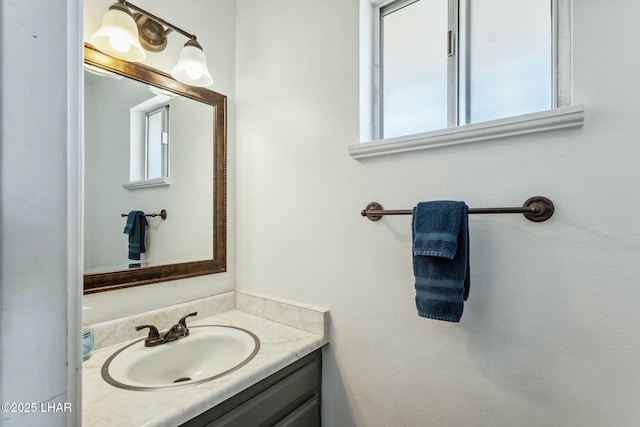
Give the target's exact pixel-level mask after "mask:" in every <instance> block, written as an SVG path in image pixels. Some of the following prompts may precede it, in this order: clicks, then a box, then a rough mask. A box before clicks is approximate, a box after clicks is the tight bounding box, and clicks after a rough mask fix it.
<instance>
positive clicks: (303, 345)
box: [82, 302, 328, 427]
mask: <svg viewBox="0 0 640 427" xmlns="http://www.w3.org/2000/svg"><path fill="white" fill-rule="evenodd" d="M274 304H276V305H279V304H280V303H278V302H275V303H274ZM258 305H260V304H258ZM254 306H255V304H254ZM261 306H262V309H263V310H264V306H265V304H264V303H263V304H262V305H261ZM245 308H246V307H245ZM246 311H250V310H246ZM246 311H245V310H243V311H241V310H238V309H232V310H229V311H226V312H223V313H220V314H215V315H213V316H210V317H206V318H202V319H199V320H197V321H195V320H194V321H192V322H190V324H191V325H194V326H195V325H229V326H237V327H241V328H244V329H247V330H249V331H251V332H253V333H254V334H256V335H257V336H258V338H259V339H260V351H259V352H258V354H257V355H256V356H255V357H254V358H253V359H252V360H251V361H250V362H249V363H248V364H247V365H245V366H243V367H242V368H240V369H238V370H236V371H234V372H231V373H229V374H227V375H225V376H223V377H220V378H217V379H214V380H211V381H209V382H206V383H203V384H198V385H193V386H188V387H180V388H176V389H173V390H163V391H131V390H125V389H120V388H117V387H114V386H112V385H110V384H108V383H107V382H106V381H104V380H103V379H102V376H101V373H100V370H101V368H102V365H103V364H104V362H105V361H106V359H107V358H108V357H109V356H110V355H111V354H113V353H114V352H115V351H116V350H118V349H120V348H121V347H123V346H124V345H126V344H128V343H130V342H132V341H134V340H135V339H138V338H135V339H133V340H131V339H130V340H127V341H123V342H120V343H118V344H113V345H109V346H105V347H102V348H99V349H98V350H96V351H94V352H92V354H91V358H89V359H88V360H87V361H85V362H83V364H82V368H83V380H82V400H83V404H82V409H83V414H82V425H83V426H84V427H107V426H109V427H110V426H113V427H116V426H117V427H128V426H131V427H143V426H167V427H168V426H172V427H173V426H177V425H180V424H181V423H183V422H186V421H188V420H189V419H191V418H193V417H195V416H197V415H199V414H201V413H203V412H204V411H206V410H207V409H209V408H212V407H213V406H215V405H217V404H219V403H221V402H223V401H225V400H226V399H228V398H230V397H232V396H234V395H235V394H237V393H239V392H241V391H242V390H244V389H246V388H247V387H249V386H251V385H253V384H255V383H257V382H259V381H260V380H262V379H264V378H266V377H268V376H269V375H271V374H273V373H275V372H277V371H278V370H280V369H282V368H284V367H285V366H287V365H289V364H291V363H292V362H294V361H296V360H298V359H300V358H301V357H303V356H305V355H307V354H309V353H311V352H312V351H314V350H316V349H318V348H320V347H322V346H323V345H324V344H326V342H327V341H328V340H327V336H326V334H324V333H321V334H318V333H315V331H314V332H310V331H308V330H304V329H300V328H297V327H292V326H288V325H286V324H283V323H280V322H277V321H274V320H269V319H267V318H264V317H259V316H256V315H254V314H249V313H247V312H246ZM325 322H326V321H325Z"/></svg>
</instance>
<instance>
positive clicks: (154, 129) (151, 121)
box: [147, 110, 164, 179]
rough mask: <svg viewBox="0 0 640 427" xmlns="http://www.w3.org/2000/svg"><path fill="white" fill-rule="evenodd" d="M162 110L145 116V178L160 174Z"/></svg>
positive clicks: (155, 176) (159, 175) (156, 176)
mask: <svg viewBox="0 0 640 427" xmlns="http://www.w3.org/2000/svg"><path fill="white" fill-rule="evenodd" d="M162 113H163V111H162V110H160V111H157V112H155V113H152V114H149V115H148V116H147V144H148V145H147V179H153V178H160V177H161V176H162V131H163V129H164V127H163V120H162V119H163V117H162V116H163V114H162Z"/></svg>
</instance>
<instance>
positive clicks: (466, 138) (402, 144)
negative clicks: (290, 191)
mask: <svg viewBox="0 0 640 427" xmlns="http://www.w3.org/2000/svg"><path fill="white" fill-rule="evenodd" d="M583 124H584V106H583V105H572V106H569V107H561V108H556V109H553V110H547V111H541V112H537V113H531V114H524V115H521V116H515V117H508V118H506V119H498V120H491V121H488V122H482V123H474V124H470V125H465V126H458V127H455V128H449V129H442V130H437V131H432V132H425V133H419V134H415V135H407V136H401V137H397V138H389V139H381V140H377V141H370V142H362V143H360V144H353V145H350V146H349V155H350V156H351V157H352V158H354V159H361V158H365V157H372V156H380V155H386V154H394V153H402V152H405V151H415V150H424V149H427V148H434V147H442V146H446V145H454V144H464V143H467V142H475V141H487V140H492V139H498V138H506V137H509V136H516V135H526V134H530V133H538V132H546V131H550V130H556V129H565V128H575V127H580V126H582V125H583Z"/></svg>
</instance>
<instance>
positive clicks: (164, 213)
mask: <svg viewBox="0 0 640 427" xmlns="http://www.w3.org/2000/svg"><path fill="white" fill-rule="evenodd" d="M128 215H129V214H120V216H122V217H125V216H128ZM144 216H151V217H155V216H159V217H160V218H162V219H163V220H165V219H167V211H165V210H164V209H162V210H161V211H160V213H159V214H157V213H152V214H144Z"/></svg>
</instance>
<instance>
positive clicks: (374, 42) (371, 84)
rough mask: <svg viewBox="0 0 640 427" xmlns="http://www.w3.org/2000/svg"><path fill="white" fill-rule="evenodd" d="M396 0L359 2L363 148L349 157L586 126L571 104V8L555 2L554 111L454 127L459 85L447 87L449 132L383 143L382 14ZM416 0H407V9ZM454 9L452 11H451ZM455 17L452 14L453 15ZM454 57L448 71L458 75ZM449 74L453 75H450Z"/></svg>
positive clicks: (562, 0) (453, 27)
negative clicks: (381, 135) (381, 136)
mask: <svg viewBox="0 0 640 427" xmlns="http://www.w3.org/2000/svg"><path fill="white" fill-rule="evenodd" d="M394 1H396V0H360V143H358V144H353V145H350V146H349V155H350V156H351V157H353V158H362V157H369V156H376V155H382V154H391V153H398V152H405V151H413V150H421V149H426V148H432V147H441V146H444V145H453V144H460V143H467V142H474V141H483V140H488V139H497V138H504V137H509V136H514V135H522V134H529V133H536V132H544V131H549V130H555V129H563V128H573V127H580V126H582V125H583V123H584V106H582V105H572V104H571V97H572V94H571V75H572V70H571V67H572V61H571V49H572V39H571V9H572V0H552V7H553V9H552V25H553V29H552V37H553V41H554V43H553V48H552V54H553V62H552V65H553V75H552V78H553V83H552V87H553V94H552V99H553V101H552V102H553V106H552V108H551V109H549V110H546V111H541V112H535V113H530V114H524V115H518V116H512V117H507V118H503V119H498V120H490V121H485V122H479V123H473V124H467V125H460V126H457V125H456V121H457V120H456V115H457V99H458V94H457V85H456V84H449V89H448V91H449V93H448V96H449V100H450V102H449V104H450V107H449V114H448V117H449V120H448V122H449V127H448V128H445V129H440V130H435V131H429V132H423V133H419V134H414V135H406V136H401V137H396V138H388V139H380V133H381V132H380V129H381V126H380V123H381V105H380V101H381V75H380V32H381V29H380V20H381V9H382V8H383V7H385V6H387V5H389V4H391V3H394ZM413 1H416V0H405V2H406V3H407V4H410V3H412V2H413ZM458 4H459V1H458V0H450V14H449V15H450V18H449V29H450V31H453V40H454V49H455V51H456V52H458V50H459V49H458V45H457V42H458V37H457V35H458V28H457V19H452V18H451V17H452V16H456V15H457V13H458V11H457V7H458ZM451 8H454V9H453V10H452V9H451ZM452 12H453V13H452ZM457 61H458V58H457V55H454V56H453V58H452V59H451V60H450V61H449V67H450V70H451V67H454V68H453V70H454V71H455V70H457V67H458V64H457ZM449 75H452V73H451V72H450V73H449Z"/></svg>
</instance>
